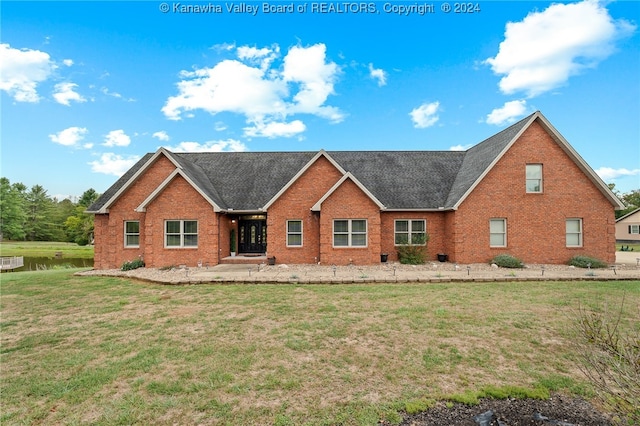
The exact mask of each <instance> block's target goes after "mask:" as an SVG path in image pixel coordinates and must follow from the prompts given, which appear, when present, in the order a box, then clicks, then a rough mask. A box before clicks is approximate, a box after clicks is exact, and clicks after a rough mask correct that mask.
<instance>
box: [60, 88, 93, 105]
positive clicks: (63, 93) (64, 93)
mask: <svg viewBox="0 0 640 426" xmlns="http://www.w3.org/2000/svg"><path fill="white" fill-rule="evenodd" d="M76 87H78V85H77V84H75V83H59V84H56V85H55V87H54V90H55V93H54V94H53V97H54V99H55V100H56V101H57V102H58V103H59V104H62V105H66V106H69V105H71V101H76V102H86V101H87V100H86V99H85V98H83V97H82V96H81V95H80V94H79V93H78V92H75V91H74V89H75V88H76Z"/></svg>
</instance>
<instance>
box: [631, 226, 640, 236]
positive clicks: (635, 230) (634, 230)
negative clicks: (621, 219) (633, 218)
mask: <svg viewBox="0 0 640 426" xmlns="http://www.w3.org/2000/svg"><path fill="white" fill-rule="evenodd" d="M629 233H630V234H640V225H629Z"/></svg>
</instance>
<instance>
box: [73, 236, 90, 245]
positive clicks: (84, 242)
mask: <svg viewBox="0 0 640 426" xmlns="http://www.w3.org/2000/svg"><path fill="white" fill-rule="evenodd" d="M75 243H76V244H78V245H79V246H86V245H88V244H89V238H87V237H85V236H81V237H78V238H76V240H75Z"/></svg>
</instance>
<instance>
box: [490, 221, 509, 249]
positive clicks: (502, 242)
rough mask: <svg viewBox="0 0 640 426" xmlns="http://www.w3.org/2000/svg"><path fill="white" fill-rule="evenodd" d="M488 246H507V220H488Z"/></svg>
mask: <svg viewBox="0 0 640 426" xmlns="http://www.w3.org/2000/svg"><path fill="white" fill-rule="evenodd" d="M489 246H490V247H506V246H507V219H491V220H489Z"/></svg>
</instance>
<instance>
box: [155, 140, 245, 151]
mask: <svg viewBox="0 0 640 426" xmlns="http://www.w3.org/2000/svg"><path fill="white" fill-rule="evenodd" d="M165 148H167V149H168V150H169V151H171V152H244V151H247V150H248V149H247V146H246V145H245V144H243V143H242V142H240V141H237V140H233V139H228V140H226V141H209V142H205V143H202V144H201V143H198V142H180V143H179V144H178V145H177V146H173V147H171V146H167V147H165Z"/></svg>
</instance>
